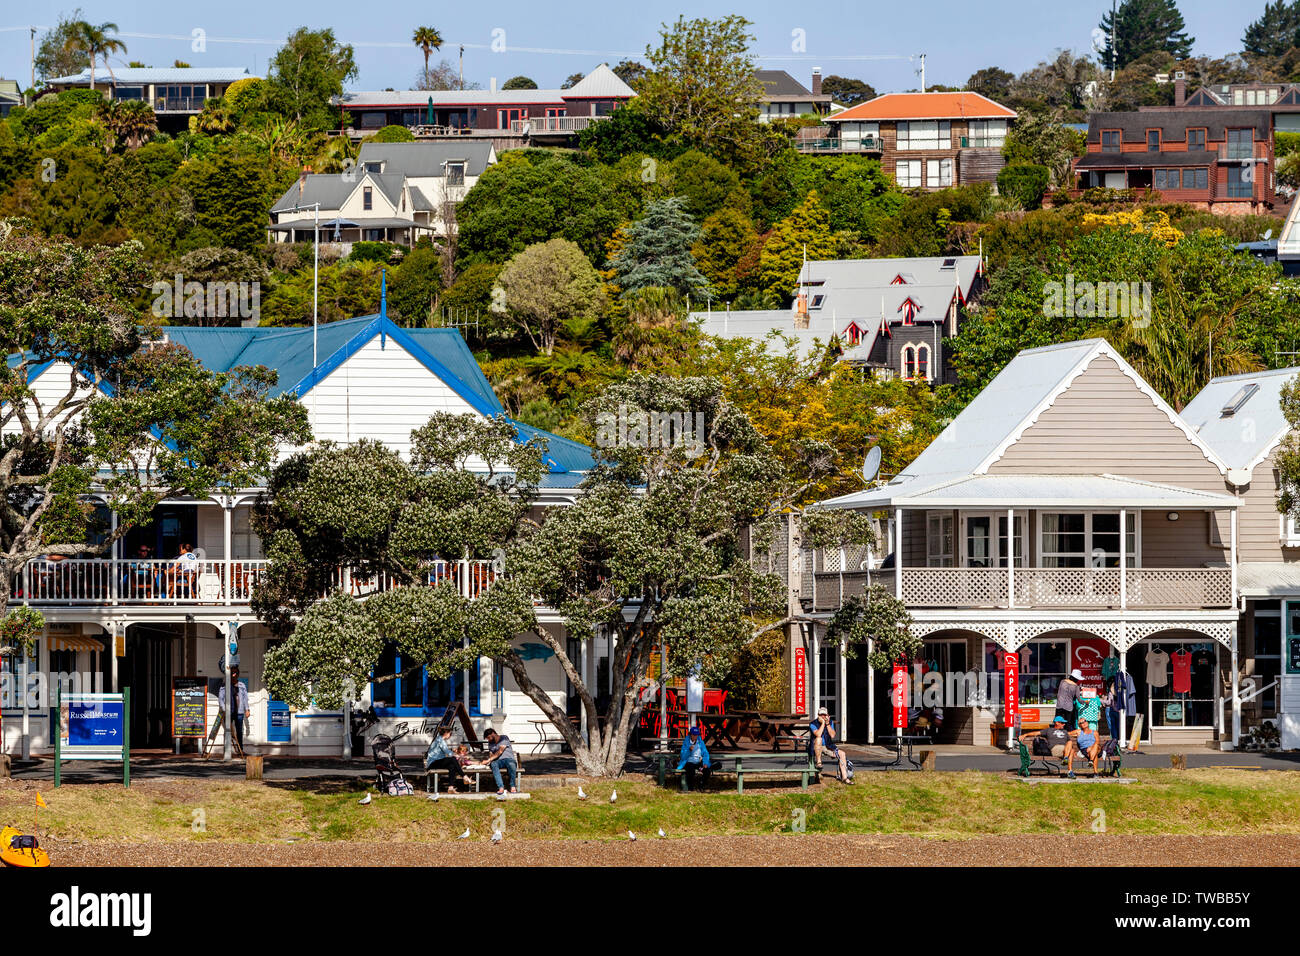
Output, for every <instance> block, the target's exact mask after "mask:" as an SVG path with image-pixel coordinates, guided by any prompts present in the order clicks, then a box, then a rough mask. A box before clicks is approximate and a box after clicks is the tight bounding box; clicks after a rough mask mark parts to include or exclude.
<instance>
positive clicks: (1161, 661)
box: [1147, 644, 1169, 687]
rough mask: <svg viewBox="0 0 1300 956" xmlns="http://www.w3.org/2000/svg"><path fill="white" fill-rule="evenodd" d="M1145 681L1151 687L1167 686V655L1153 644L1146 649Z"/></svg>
mask: <svg viewBox="0 0 1300 956" xmlns="http://www.w3.org/2000/svg"><path fill="white" fill-rule="evenodd" d="M1147 683H1148V684H1150V685H1151V686H1152V687H1167V686H1169V655H1168V654H1166V653H1165V652H1164V651H1162V650H1161V649H1160V648H1159V647H1158V646H1157V645H1154V644H1153V645H1152V646H1151V650H1149V651H1147Z"/></svg>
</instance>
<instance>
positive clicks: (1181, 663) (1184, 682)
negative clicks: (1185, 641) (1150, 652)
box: [1170, 648, 1192, 694]
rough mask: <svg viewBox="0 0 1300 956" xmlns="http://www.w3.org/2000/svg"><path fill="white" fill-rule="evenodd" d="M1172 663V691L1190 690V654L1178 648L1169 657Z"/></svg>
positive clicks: (1181, 692) (1177, 692) (1184, 692)
mask: <svg viewBox="0 0 1300 956" xmlns="http://www.w3.org/2000/svg"><path fill="white" fill-rule="evenodd" d="M1170 659H1171V660H1172V661H1173V664H1174V693H1175V694H1187V693H1191V690H1192V655H1191V654H1188V653H1187V651H1185V650H1183V649H1182V648H1179V649H1178V650H1176V651H1174V654H1173V657H1172V658H1170Z"/></svg>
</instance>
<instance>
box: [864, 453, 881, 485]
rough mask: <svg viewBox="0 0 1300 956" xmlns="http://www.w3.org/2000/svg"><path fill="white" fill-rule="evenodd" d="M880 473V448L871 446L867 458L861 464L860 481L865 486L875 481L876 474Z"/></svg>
mask: <svg viewBox="0 0 1300 956" xmlns="http://www.w3.org/2000/svg"><path fill="white" fill-rule="evenodd" d="M879 471H880V446H879V445H872V446H871V450H870V451H868V452H867V458H866V460H865V461H864V462H863V463H862V480H863V481H865V482H866V483H867V484H871V482H872V481H873V480H874V479H875V477H876V474H877V472H879Z"/></svg>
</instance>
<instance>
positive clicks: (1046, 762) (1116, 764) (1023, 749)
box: [1017, 737, 1124, 777]
mask: <svg viewBox="0 0 1300 956" xmlns="http://www.w3.org/2000/svg"><path fill="white" fill-rule="evenodd" d="M1033 739H1037V738H1032V739H1031V741H1030V743H1026V742H1025V741H1018V743H1019V744H1020V769H1019V770H1018V771H1017V773H1019V775H1020V776H1022V777H1031V776H1033V772H1034V768H1035V767H1037V768H1038V769H1039V770H1042V771H1043V772H1044V773H1046V774H1048V775H1049V776H1056V777H1059V776H1061V775H1062V773H1064V772H1065V769H1066V767H1067V766H1069V764H1068V762H1067V760H1066V758H1065V757H1064V756H1060V757H1054V756H1052V755H1051V754H1036V753H1034V752H1033V751H1032V750H1031V749H1030V748H1031V746H1032V740H1033ZM1098 739H1099V740H1101V741H1102V745H1103V749H1102V752H1101V756H1100V757H1098V758H1097V767H1098V770H1097V772H1098V774H1099V775H1100V776H1104V777H1119V776H1122V774H1121V773H1120V769H1121V768H1122V766H1123V763H1124V754H1123V752H1122V751H1117V752H1116V753H1115V754H1114V755H1113V756H1112V755H1110V754H1107V753H1106V751H1105V742H1106V741H1107V740H1109V739H1110V738H1109V737H1102V738H1098ZM1076 759H1077V760H1081V761H1083V765H1084V766H1085V767H1091V766H1092V761H1091V760H1089V759H1088V757H1087V755H1086V754H1084V753H1082V752H1080V753H1079V755H1078V757H1077V758H1076Z"/></svg>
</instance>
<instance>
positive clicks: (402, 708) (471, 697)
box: [370, 646, 480, 717]
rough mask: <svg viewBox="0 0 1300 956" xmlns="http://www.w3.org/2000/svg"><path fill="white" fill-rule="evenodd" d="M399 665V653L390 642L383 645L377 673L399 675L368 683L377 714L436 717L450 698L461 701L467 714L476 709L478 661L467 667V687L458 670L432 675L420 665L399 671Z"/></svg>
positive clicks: (477, 702) (400, 659)
mask: <svg viewBox="0 0 1300 956" xmlns="http://www.w3.org/2000/svg"><path fill="white" fill-rule="evenodd" d="M403 667H404V665H403V663H402V656H401V654H399V653H398V652H397V650H396V648H394V647H392V646H389V647H387V648H385V649H384V651H383V653H382V654H380V656H379V662H378V663H377V664H376V665H375V671H374V672H375V673H377V674H385V675H386V674H398V675H399V676H398V677H397V678H396V679H394V680H387V681H376V682H374V683H372V684H371V685H370V687H371V697H370V699H371V701H372V702H373V703H374V706H375V712H376V713H378V714H379V715H380V716H381V717H406V716H411V717H420V716H428V717H436V716H439V715H441V714H442V712H443V711H444V710H446V709H447V706H448V705H449V704H450V703H451V702H452V701H453V700H462V701H465V704H466V707H467V708H468V710H469V712H470V713H471V714H478V713H479V672H480V662H479V661H475V664H474V667H473V668H471V669H470V671H469V681H468V687H466V681H465V674H464V672H462V671H456V672H455V673H453V674H451V675H450V676H449V677H443V678H435V677H431V676H430V675H429V674H428V672H427V671H425V669H424V668H419V669H418V670H415V671H412V672H411V673H409V674H403V673H402V670H403ZM466 690H468V695H467V694H466V693H465V692H466Z"/></svg>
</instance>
